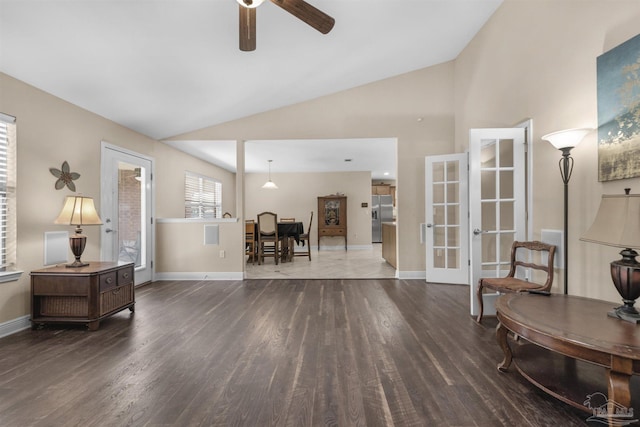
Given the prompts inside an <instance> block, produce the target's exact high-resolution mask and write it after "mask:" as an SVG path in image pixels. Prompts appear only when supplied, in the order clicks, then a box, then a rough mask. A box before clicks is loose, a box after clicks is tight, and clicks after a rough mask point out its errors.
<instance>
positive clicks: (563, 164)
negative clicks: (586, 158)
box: [558, 147, 573, 295]
mask: <svg viewBox="0 0 640 427" xmlns="http://www.w3.org/2000/svg"><path fill="white" fill-rule="evenodd" d="M571 148H573V147H565V148H561V150H562V158H561V159H560V162H559V163H558V166H559V167H560V176H562V182H563V183H564V251H563V252H564V294H565V295H567V290H568V287H567V286H568V284H569V180H570V179H571V172H573V157H571V156H570V153H571Z"/></svg>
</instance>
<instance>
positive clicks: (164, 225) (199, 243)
mask: <svg viewBox="0 0 640 427" xmlns="http://www.w3.org/2000/svg"><path fill="white" fill-rule="evenodd" d="M205 225H214V226H218V233H219V234H218V235H219V239H220V242H219V244H217V245H205V244H204V233H205V231H204V227H205ZM156 232H157V237H156V248H157V253H156V261H157V268H156V273H157V274H158V277H160V279H171V278H173V277H172V276H171V274H178V276H177V277H180V278H183V279H185V278H188V279H198V280H206V279H209V280H213V279H239V278H241V277H242V271H243V269H244V256H243V254H244V240H243V237H242V236H243V228H242V225H241V222H240V221H234V222H216V223H211V222H205V221H190V222H185V221H182V222H173V221H167V222H165V221H162V220H159V221H158V223H157V225H156ZM221 251H223V252H224V255H223V254H222V252H221ZM167 273H169V274H167ZM179 273H187V274H179Z"/></svg>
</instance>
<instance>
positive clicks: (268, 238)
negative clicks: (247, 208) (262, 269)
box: [258, 212, 282, 265]
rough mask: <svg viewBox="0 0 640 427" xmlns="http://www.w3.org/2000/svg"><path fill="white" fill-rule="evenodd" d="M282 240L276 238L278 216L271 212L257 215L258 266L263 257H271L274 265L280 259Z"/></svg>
mask: <svg viewBox="0 0 640 427" xmlns="http://www.w3.org/2000/svg"><path fill="white" fill-rule="evenodd" d="M281 243H282V239H281V238H280V237H279V236H278V215H277V214H275V213H273V212H262V213H259V214H258V265H260V264H262V263H263V262H264V258H265V257H273V259H274V261H275V263H276V265H278V258H279V257H280V244H281Z"/></svg>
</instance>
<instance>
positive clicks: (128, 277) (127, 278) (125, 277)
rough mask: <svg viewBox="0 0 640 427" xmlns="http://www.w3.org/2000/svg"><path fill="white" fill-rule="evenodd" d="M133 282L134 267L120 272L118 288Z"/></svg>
mask: <svg viewBox="0 0 640 427" xmlns="http://www.w3.org/2000/svg"><path fill="white" fill-rule="evenodd" d="M131 282H133V266H131V267H127V268H122V269H120V270H118V286H122V285H126V284H129V283H131Z"/></svg>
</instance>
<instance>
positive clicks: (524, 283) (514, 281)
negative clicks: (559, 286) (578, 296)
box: [477, 241, 556, 323]
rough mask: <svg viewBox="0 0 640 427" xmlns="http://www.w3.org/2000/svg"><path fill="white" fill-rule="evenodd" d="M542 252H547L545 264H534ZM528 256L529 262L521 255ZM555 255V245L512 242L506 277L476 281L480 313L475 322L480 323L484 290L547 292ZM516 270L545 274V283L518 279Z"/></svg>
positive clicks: (551, 280) (551, 277)
mask: <svg viewBox="0 0 640 427" xmlns="http://www.w3.org/2000/svg"><path fill="white" fill-rule="evenodd" d="M543 252H547V262H546V264H542V263H536V262H535V259H536V257H538V256H540V255H538V253H539V254H542V253H543ZM522 253H524V254H525V255H530V258H531V262H527V261H524V258H523V255H522ZM555 253H556V247H555V245H548V244H546V243H542V242H539V241H532V242H518V241H516V242H513V245H512V246H511V269H510V270H509V274H507V276H506V277H499V278H492V277H491V278H490V277H485V278H482V279H480V280H478V293H477V296H478V303H479V304H480V312H479V313H478V318H477V322H478V323H480V322H481V321H482V312H483V308H484V307H483V301H482V293H483V290H484V289H485V288H488V289H492V290H494V291H497V292H502V293H505V292H526V291H535V292H549V291H550V290H551V285H552V284H553V257H554V256H555ZM518 268H524V269H527V268H532V269H534V270H540V271H543V272H545V273H546V276H547V278H546V281H545V282H544V283H542V284H541V283H539V282H530V281H528V280H523V279H518V278H517V277H516V273H518V272H519V271H518Z"/></svg>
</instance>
